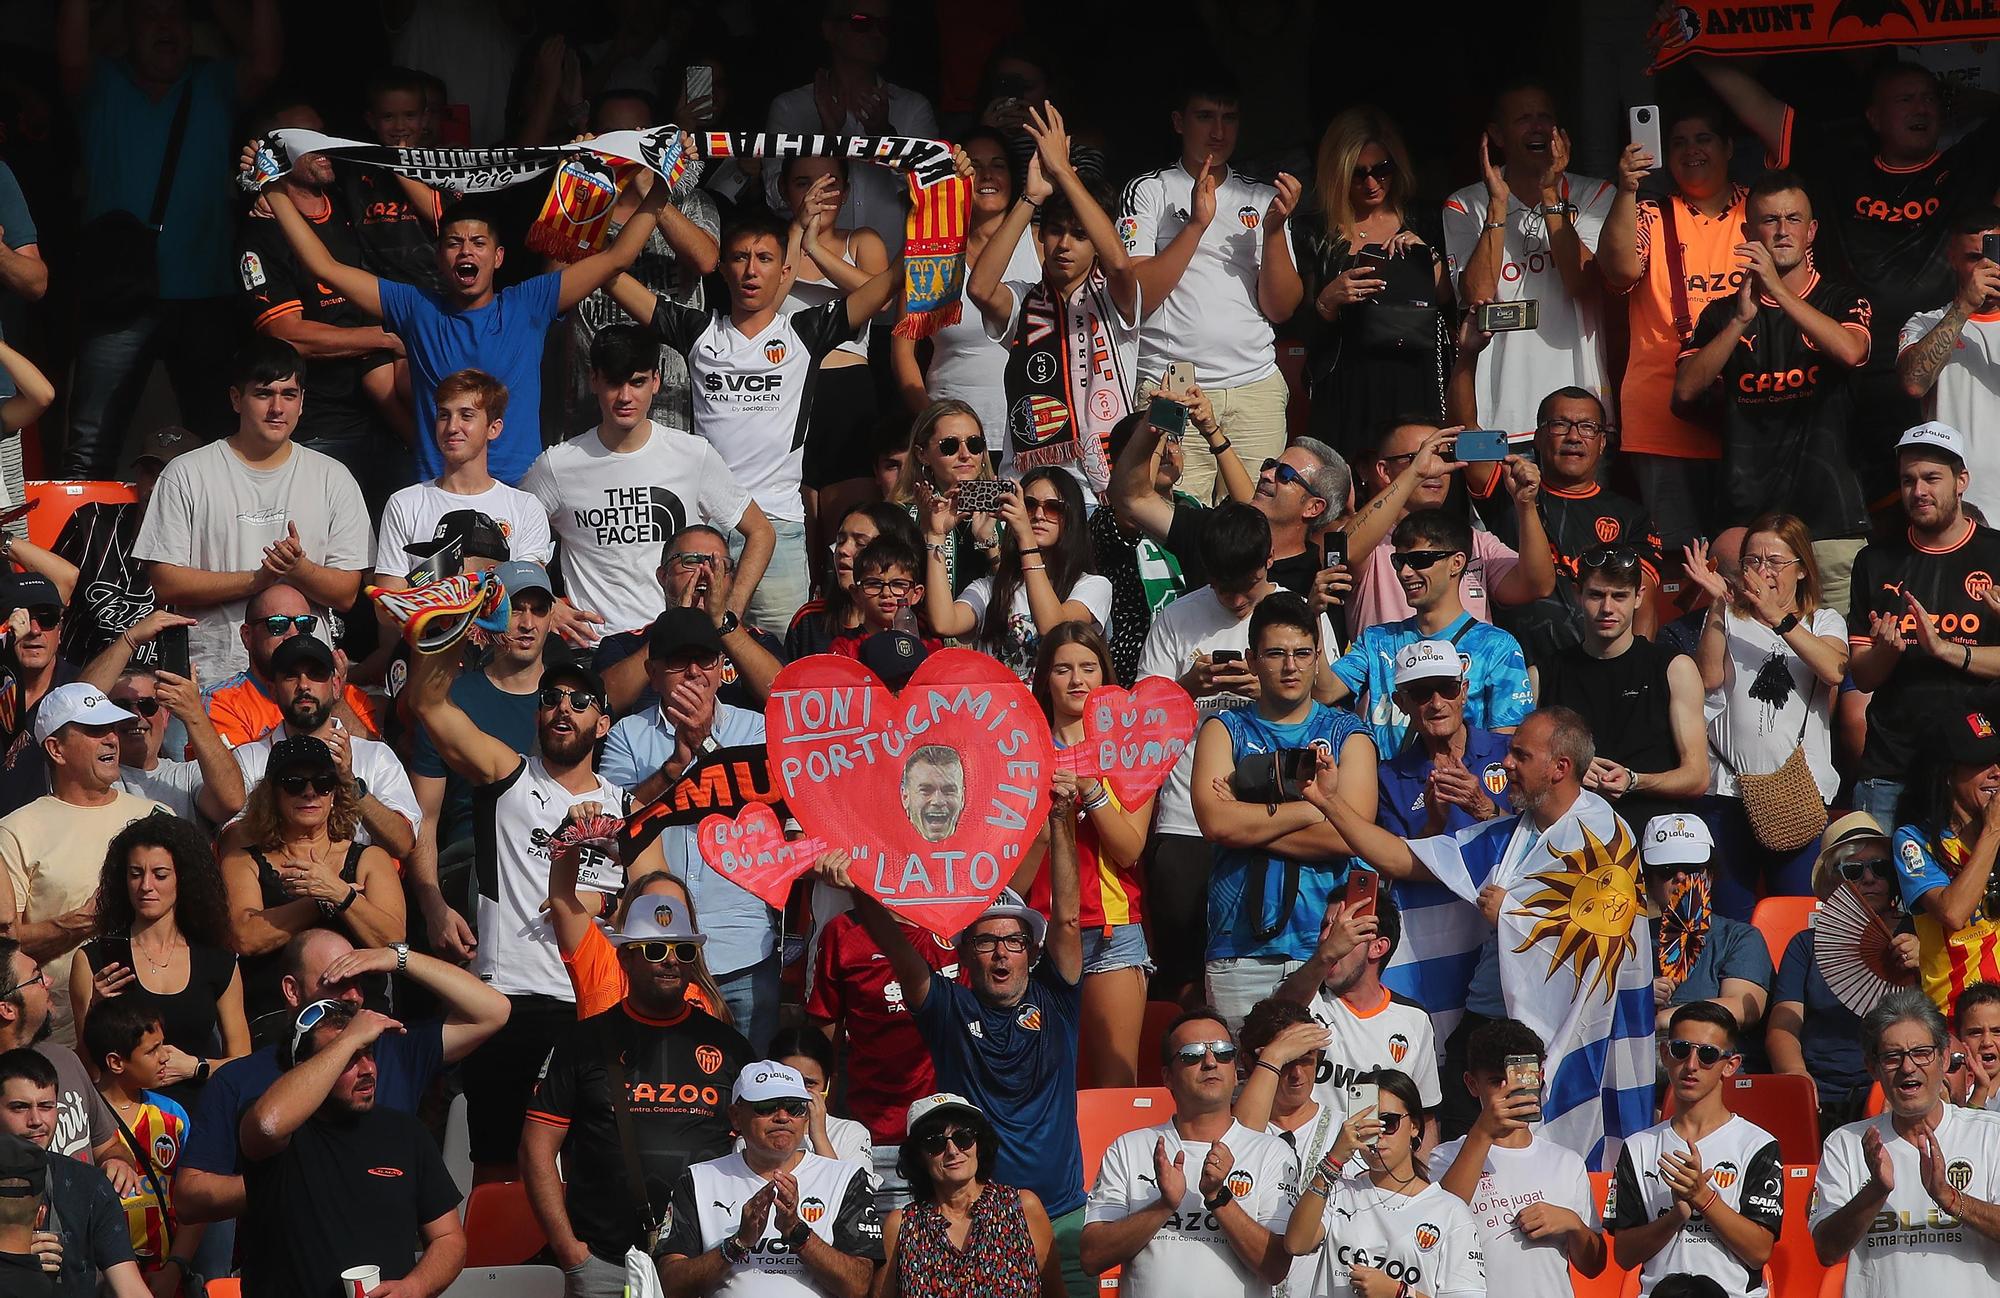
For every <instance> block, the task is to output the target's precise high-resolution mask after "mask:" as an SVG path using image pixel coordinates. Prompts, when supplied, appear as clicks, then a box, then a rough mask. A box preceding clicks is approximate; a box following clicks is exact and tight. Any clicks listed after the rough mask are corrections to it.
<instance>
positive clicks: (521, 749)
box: [409, 672, 535, 847]
mask: <svg viewBox="0 0 2000 1298" xmlns="http://www.w3.org/2000/svg"><path fill="white" fill-rule="evenodd" d="M451 701H452V702H453V703H456V704H458V706H459V708H460V709H461V710H462V711H463V712H464V713H465V715H466V716H468V717H471V718H472V721H473V724H474V725H476V726H478V727H479V728H480V729H481V730H484V731H485V732H486V733H487V734H489V735H492V736H493V737H494V738H495V739H498V740H500V741H501V742H502V743H504V744H506V745H507V746H508V747H509V748H511V749H513V750H514V751H515V752H517V753H532V752H534V751H535V696H534V695H533V694H509V693H507V692H506V691H505V690H503V689H501V688H500V687H499V686H497V685H495V684H494V683H493V682H492V681H491V680H490V679H488V678H487V675H486V673H485V672H466V673H462V674H460V676H459V678H458V679H457V680H455V681H453V682H452V685H451ZM409 772H410V774H411V775H412V776H417V775H428V776H430V777H431V778H432V779H443V780H444V805H443V806H442V807H440V808H439V809H438V811H439V814H438V846H439V847H445V846H447V845H449V844H452V843H456V842H458V841H460V840H461V839H468V838H471V837H472V785H471V784H470V783H469V782H468V781H467V780H466V779H465V777H464V776H462V775H460V774H459V773H458V772H457V771H454V770H452V769H451V768H449V767H447V766H446V765H445V764H444V758H442V757H440V756H438V750H437V746H436V745H435V744H433V743H431V735H430V731H428V730H426V729H424V728H423V727H422V726H421V725H419V726H418V727H417V731H416V736H415V738H413V739H412V740H411V742H410V764H409Z"/></svg>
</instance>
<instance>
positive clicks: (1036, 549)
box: [1016, 545, 1042, 558]
mask: <svg viewBox="0 0 2000 1298" xmlns="http://www.w3.org/2000/svg"><path fill="white" fill-rule="evenodd" d="M1041 552H1042V547H1041V546H1039V545H1024V546H1022V547H1021V548H1020V549H1019V550H1018V551H1016V553H1017V554H1019V555H1020V556H1021V557H1022V558H1026V557H1027V556H1029V555H1031V554H1040V553H1041Z"/></svg>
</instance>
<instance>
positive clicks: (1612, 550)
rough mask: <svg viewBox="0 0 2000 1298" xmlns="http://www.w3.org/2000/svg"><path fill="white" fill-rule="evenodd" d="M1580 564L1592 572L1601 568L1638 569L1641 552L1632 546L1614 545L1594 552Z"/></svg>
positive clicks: (1583, 558)
mask: <svg viewBox="0 0 2000 1298" xmlns="http://www.w3.org/2000/svg"><path fill="white" fill-rule="evenodd" d="M1578 562H1580V563H1582V564H1583V566H1584V567H1586V568H1588V569H1590V570H1591V571H1592V572H1595V571H1597V570H1598V569H1599V568H1636V567H1638V566H1639V552H1638V551H1637V550H1634V549H1632V548H1631V547H1630V546H1625V545H1613V546H1607V547H1606V548H1604V549H1602V550H1592V551H1591V552H1590V553H1588V554H1586V555H1584V556H1583V557H1582V558H1581V559H1579V560H1578Z"/></svg>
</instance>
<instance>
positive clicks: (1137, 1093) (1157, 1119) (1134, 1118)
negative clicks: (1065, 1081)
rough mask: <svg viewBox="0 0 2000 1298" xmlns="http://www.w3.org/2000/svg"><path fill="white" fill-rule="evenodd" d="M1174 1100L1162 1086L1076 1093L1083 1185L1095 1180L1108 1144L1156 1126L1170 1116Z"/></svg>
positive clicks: (1113, 1088) (1105, 1088)
mask: <svg viewBox="0 0 2000 1298" xmlns="http://www.w3.org/2000/svg"><path fill="white" fill-rule="evenodd" d="M1173 1112H1174V1097H1173V1096H1172V1095H1171V1094H1170V1093H1168V1091H1167V1088H1166V1087H1164V1086H1134V1087H1132V1088H1130V1089H1125V1088H1123V1087H1103V1088H1101V1089H1098V1090H1088V1091H1078V1092H1077V1093H1076V1128H1077V1135H1078V1136H1079V1137H1080V1138H1081V1140H1082V1143H1083V1184H1084V1187H1085V1188H1086V1189H1088V1188H1089V1186H1090V1183H1091V1182H1093V1181H1095V1180H1096V1179H1097V1166H1098V1164H1100V1163H1102V1162H1103V1161H1104V1151H1105V1150H1107V1149H1109V1148H1111V1142H1112V1141H1114V1140H1116V1139H1118V1137H1120V1136H1122V1135H1124V1134H1125V1133H1126V1132H1128V1131H1137V1130H1139V1129H1140V1128H1141V1127H1157V1126H1159V1125H1160V1124H1161V1123H1163V1122H1165V1121H1166V1120H1167V1119H1168V1118H1170V1117H1172V1116H1173Z"/></svg>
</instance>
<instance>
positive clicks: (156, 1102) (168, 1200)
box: [83, 994, 206, 1293]
mask: <svg viewBox="0 0 2000 1298" xmlns="http://www.w3.org/2000/svg"><path fill="white" fill-rule="evenodd" d="M83 1047H84V1054H85V1055H86V1056H87V1057H88V1058H89V1060H90V1061H91V1062H92V1063H94V1064H95V1065H96V1066H97V1073H98V1081H97V1089H98V1091H99V1093H100V1094H102V1095H103V1096H104V1102H105V1103H106V1104H108V1105H110V1106H111V1111H112V1113H114V1114H116V1115H117V1118H118V1132H119V1137H120V1140H121V1143H122V1144H123V1145H124V1146H125V1149H124V1151H123V1152H124V1154H125V1156H126V1157H127V1158H129V1159H131V1161H132V1166H133V1167H135V1168H137V1169H138V1171H139V1188H138V1189H137V1190H135V1191H134V1192H133V1193H131V1194H128V1195H126V1196H124V1198H123V1200H122V1202H123V1204H124V1208H125V1227H126V1229H127V1230H128V1231H130V1232H131V1235H132V1252H133V1253H134V1254H135V1255H136V1256H137V1258H138V1261H139V1270H140V1272H141V1273H142V1274H144V1275H145V1276H146V1277H147V1281H148V1283H149V1284H152V1277H153V1276H154V1275H156V1274H158V1273H159V1272H160V1271H162V1270H166V1269H169V1268H174V1269H178V1271H179V1272H180V1275H179V1278H178V1279H177V1281H176V1286H177V1288H176V1289H175V1290H170V1291H169V1292H178V1284H179V1283H180V1282H181V1281H185V1279H186V1278H187V1276H188V1275H189V1274H190V1273H191V1268H192V1265H193V1258H194V1255H195V1251H196V1250H197V1249H198V1248H199V1247H200V1245H201V1236H202V1232H203V1231H204V1230H205V1229H206V1227H203V1226H197V1225H183V1224H181V1223H180V1222H179V1221H177V1220H176V1219H175V1217H174V1209H173V1194H172V1191H171V1189H170V1187H171V1185H172V1183H173V1177H174V1165H175V1164H176V1163H178V1162H179V1161H180V1152H181V1150H182V1148H184V1147H185V1146H186V1144H187V1138H188V1113H187V1110H186V1109H184V1108H182V1107H181V1106H180V1104H179V1103H178V1102H176V1101H174V1100H172V1099H170V1098H168V1097H167V1096H165V1095H162V1094H161V1093H160V1092H159V1091H158V1090H156V1089H155V1088H156V1087H159V1086H160V1085H162V1084H163V1080H164V1079H163V1078H162V1076H161V1074H162V1073H163V1072H164V1071H165V1068H166V1063H167V1038H166V1033H165V1030H164V1029H163V1028H162V1027H161V1026H160V1016H159V1013H158V1011H157V1010H156V1009H155V1008H154V1007H153V1006H152V1005H150V1004H148V1003H147V1001H146V1000H145V998H144V997H143V996H140V995H134V994H128V995H123V996H101V997H99V998H98V999H97V1000H96V1001H95V1002H94V1003H93V1004H92V1005H91V1007H90V1016H89V1017H88V1018H87V1019H86V1020H85V1021H84V1025H83ZM158 1291H159V1290H158V1287H157V1285H155V1286H154V1292H156V1293H157V1292H158Z"/></svg>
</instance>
